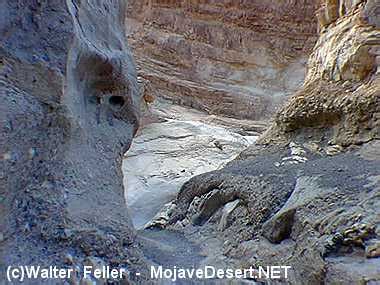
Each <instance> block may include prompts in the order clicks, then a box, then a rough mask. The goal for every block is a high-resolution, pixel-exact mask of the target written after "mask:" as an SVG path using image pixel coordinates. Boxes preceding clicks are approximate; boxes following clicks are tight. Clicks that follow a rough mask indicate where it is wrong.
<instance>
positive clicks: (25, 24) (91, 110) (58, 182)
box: [0, 0, 144, 284]
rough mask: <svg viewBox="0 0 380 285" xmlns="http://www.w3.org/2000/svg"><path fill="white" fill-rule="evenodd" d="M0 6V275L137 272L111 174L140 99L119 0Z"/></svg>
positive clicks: (138, 260) (118, 176) (116, 175)
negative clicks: (11, 269) (98, 269)
mask: <svg viewBox="0 0 380 285" xmlns="http://www.w3.org/2000/svg"><path fill="white" fill-rule="evenodd" d="M0 6H1V7H0V10H1V20H0V23H1V24H0V35H1V46H0V56H1V59H0V60H1V61H0V84H1V85H0V92H1V96H0V100H1V104H0V118H1V136H0V137H1V139H0V146H1V147H0V149H1V161H0V163H1V175H0V179H1V182H0V185H1V186H0V187H1V188H0V198H1V201H0V217H1V218H0V234H1V240H0V260H1V264H0V267H1V271H2V273H3V270H5V268H6V266H8V265H13V266H15V265H30V264H35V265H41V266H49V265H55V266H58V267H59V266H61V267H63V266H73V267H74V268H75V266H78V268H81V267H82V266H81V265H82V264H83V262H90V263H93V262H92V261H93V260H94V258H96V260H98V258H101V261H102V262H104V264H111V265H112V266H114V267H124V268H126V269H128V270H130V271H133V270H142V272H144V271H143V263H142V257H141V255H140V253H139V251H138V250H137V249H136V245H135V242H134V240H135V233H134V230H133V227H132V225H131V222H130V219H129V216H128V213H127V209H126V206H125V200H124V195H123V184H122V173H121V160H122V155H123V154H124V152H125V151H126V150H127V149H128V148H129V145H130V143H131V139H132V136H133V135H134V133H135V131H136V128H137V124H138V122H137V120H138V113H139V112H138V108H139V101H140V93H139V91H138V87H137V81H136V74H135V67H134V63H133V61H132V58H131V56H130V52H129V50H128V48H127V46H126V41H125V31H124V17H125V3H124V2H123V1H101V2H99V1H67V3H66V1H12V0H9V1H2V2H1V4H0ZM3 277H4V276H2V277H1V280H5V277H4V278H3ZM76 278H77V277H76V276H73V279H74V280H72V282H74V283H73V284H77V283H75V282H77V281H75V279H76ZM33 282H36V281H33ZM83 282H90V280H87V281H86V280H84V281H83ZM86 284H87V283H86Z"/></svg>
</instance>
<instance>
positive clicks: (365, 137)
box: [262, 0, 380, 145]
mask: <svg viewBox="0 0 380 285" xmlns="http://www.w3.org/2000/svg"><path fill="white" fill-rule="evenodd" d="M332 2H333V3H332ZM348 2H349V3H351V2H350V1H325V3H324V5H322V8H321V9H319V10H318V15H320V14H321V13H322V14H323V15H325V17H327V16H326V15H327V14H330V12H329V11H331V10H334V9H335V10H336V14H337V16H336V17H335V16H334V17H333V18H329V20H328V21H326V20H324V19H321V18H319V19H320V20H319V24H320V28H321V32H320V37H319V40H318V41H317V43H316V45H315V47H314V50H313V52H312V54H311V56H310V59H309V63H308V74H307V76H306V79H305V83H304V87H303V88H302V89H301V90H299V91H298V92H297V93H296V94H295V95H294V96H293V97H292V98H291V100H290V101H289V102H288V103H287V104H286V105H285V106H284V107H283V108H282V109H281V110H280V111H279V112H278V113H277V115H276V118H275V124H274V125H273V126H272V128H271V129H270V130H269V131H268V133H267V135H265V136H264V137H263V138H262V141H263V142H269V141H271V140H276V139H278V138H283V137H284V136H285V137H289V136H292V135H294V131H295V130H298V131H300V130H304V129H305V128H308V127H319V128H325V131H328V132H331V135H329V136H331V141H332V142H333V143H335V144H341V145H350V144H353V143H357V144H359V143H363V142H367V141H369V140H371V139H375V138H379V137H380V121H379V116H380V69H379V66H380V29H379V27H380V19H379V9H380V8H379V7H380V3H379V1H377V0H376V1H354V3H351V4H349V3H348ZM337 7H340V9H338V8H337ZM342 7H343V8H342ZM323 11H324V12H323Z"/></svg>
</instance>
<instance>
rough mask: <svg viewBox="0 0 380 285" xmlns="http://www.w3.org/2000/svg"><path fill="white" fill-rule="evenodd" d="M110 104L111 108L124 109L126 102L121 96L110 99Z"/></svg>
mask: <svg viewBox="0 0 380 285" xmlns="http://www.w3.org/2000/svg"><path fill="white" fill-rule="evenodd" d="M109 103H110V105H111V106H114V107H117V108H121V107H123V105H124V103H125V100H124V98H123V97H121V96H111V97H110V99H109Z"/></svg>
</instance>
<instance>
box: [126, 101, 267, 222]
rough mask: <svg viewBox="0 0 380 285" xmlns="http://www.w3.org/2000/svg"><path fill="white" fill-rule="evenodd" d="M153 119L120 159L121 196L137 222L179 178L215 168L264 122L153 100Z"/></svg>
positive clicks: (174, 189)
mask: <svg viewBox="0 0 380 285" xmlns="http://www.w3.org/2000/svg"><path fill="white" fill-rule="evenodd" d="M148 116H149V117H150V118H154V120H153V122H152V120H150V121H151V122H150V123H148V124H146V125H145V126H143V127H142V128H141V129H140V132H139V133H138V134H137V136H136V138H135V140H134V141H133V144H132V146H131V148H130V150H129V151H128V152H127V153H126V155H125V158H124V162H123V172H124V185H125V189H126V200H127V204H128V207H129V211H130V214H131V216H132V221H133V223H134V225H135V227H136V228H141V227H143V226H144V225H145V224H146V223H147V222H148V221H149V220H151V219H152V218H153V217H154V215H155V214H156V213H157V212H158V211H159V210H160V208H162V207H163V206H164V205H165V204H166V203H167V202H169V201H170V200H172V199H174V197H175V196H176V194H177V193H178V191H179V189H180V187H181V186H182V184H183V183H184V182H186V181H187V180H188V179H190V178H191V177H193V176H195V175H199V174H202V173H205V172H208V171H211V170H215V169H218V168H220V167H222V166H224V165H225V164H226V163H227V162H229V161H230V160H232V159H233V158H234V157H235V156H236V155H237V154H239V153H240V152H241V151H242V150H243V149H245V148H246V147H247V146H249V145H251V144H252V143H253V142H254V141H255V140H256V138H257V136H258V134H259V132H261V131H262V130H263V129H264V128H265V123H264V122H253V121H248V120H236V119H232V118H225V117H218V116H213V115H207V114H205V113H202V112H199V111H196V110H193V109H189V108H185V107H181V106H177V105H172V104H170V103H168V102H162V101H161V102H157V103H154V105H153V106H150V111H149V114H148Z"/></svg>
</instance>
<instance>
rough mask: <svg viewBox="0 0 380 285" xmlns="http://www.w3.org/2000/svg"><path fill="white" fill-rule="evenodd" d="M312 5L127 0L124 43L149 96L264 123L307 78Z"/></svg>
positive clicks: (309, 1)
mask: <svg viewBox="0 0 380 285" xmlns="http://www.w3.org/2000/svg"><path fill="white" fill-rule="evenodd" d="M314 2H315V1H312V0H307V1H289V0H287V1H260V0H250V1H227V0H223V1H208V0H204V1H190V0H180V1H163V0H145V1H140V0H131V1H129V5H128V12H127V23H128V25H127V26H128V30H129V38H128V40H129V43H130V44H131V46H132V48H133V51H134V54H135V56H136V59H137V62H138V65H139V67H140V70H139V73H140V76H141V77H142V78H144V79H145V80H148V81H149V82H150V84H151V88H149V92H148V93H150V94H151V95H153V96H160V97H164V98H168V99H170V100H172V101H173V102H175V103H179V104H183V105H187V106H190V107H194V108H196V109H200V110H205V111H207V112H209V113H210V114H224V115H228V116H233V117H238V118H249V119H261V118H263V117H266V118H268V117H269V116H270V115H271V114H273V112H274V109H275V107H276V106H278V105H279V103H280V102H282V101H283V100H284V97H285V96H286V95H290V94H292V93H294V91H295V90H297V89H298V87H299V86H300V85H301V84H302V82H303V79H304V77H305V70H306V59H307V56H308V55H309V54H310V52H311V49H312V47H313V45H314V43H315V40H316V34H317V20H316V18H315V16H314V11H315V4H314Z"/></svg>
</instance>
